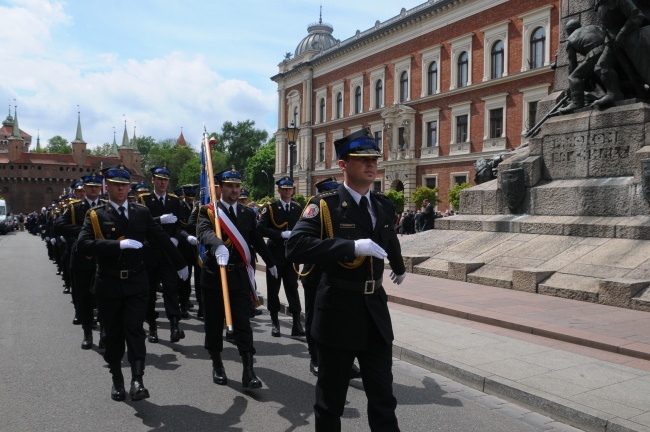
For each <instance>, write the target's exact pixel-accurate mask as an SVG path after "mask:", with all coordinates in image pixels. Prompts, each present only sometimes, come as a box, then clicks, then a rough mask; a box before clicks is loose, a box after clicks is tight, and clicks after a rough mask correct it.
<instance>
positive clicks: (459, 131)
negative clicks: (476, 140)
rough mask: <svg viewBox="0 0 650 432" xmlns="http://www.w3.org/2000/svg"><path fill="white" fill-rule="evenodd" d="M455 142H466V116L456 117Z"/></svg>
mask: <svg viewBox="0 0 650 432" xmlns="http://www.w3.org/2000/svg"><path fill="white" fill-rule="evenodd" d="M456 142H458V143H463V142H467V114H464V115H459V116H458V117H456Z"/></svg>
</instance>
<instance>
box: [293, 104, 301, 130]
mask: <svg viewBox="0 0 650 432" xmlns="http://www.w3.org/2000/svg"><path fill="white" fill-rule="evenodd" d="M293 124H295V125H296V126H298V125H300V123H298V107H294V108H293Z"/></svg>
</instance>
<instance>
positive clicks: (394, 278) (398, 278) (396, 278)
mask: <svg viewBox="0 0 650 432" xmlns="http://www.w3.org/2000/svg"><path fill="white" fill-rule="evenodd" d="M404 279H406V272H404V273H403V274H401V275H398V274H395V272H390V280H392V281H393V283H394V284H395V285H399V284H401V283H402V282H404Z"/></svg>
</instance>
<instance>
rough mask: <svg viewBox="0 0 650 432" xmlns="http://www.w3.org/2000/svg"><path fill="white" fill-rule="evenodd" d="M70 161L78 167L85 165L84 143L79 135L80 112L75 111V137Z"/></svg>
mask: <svg viewBox="0 0 650 432" xmlns="http://www.w3.org/2000/svg"><path fill="white" fill-rule="evenodd" d="M72 160H74V162H75V163H76V164H77V165H79V166H84V164H85V163H86V141H84V139H83V136H82V134H81V112H79V111H77V135H76V136H75V139H74V141H72Z"/></svg>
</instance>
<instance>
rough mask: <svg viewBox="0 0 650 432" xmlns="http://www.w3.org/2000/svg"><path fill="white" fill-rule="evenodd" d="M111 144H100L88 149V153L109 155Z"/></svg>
mask: <svg viewBox="0 0 650 432" xmlns="http://www.w3.org/2000/svg"><path fill="white" fill-rule="evenodd" d="M112 147H113V145H112V144H109V143H104V144H102V145H100V146H97V147H95V148H94V149H90V154H91V155H93V156H109V155H110V154H111V148H112Z"/></svg>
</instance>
